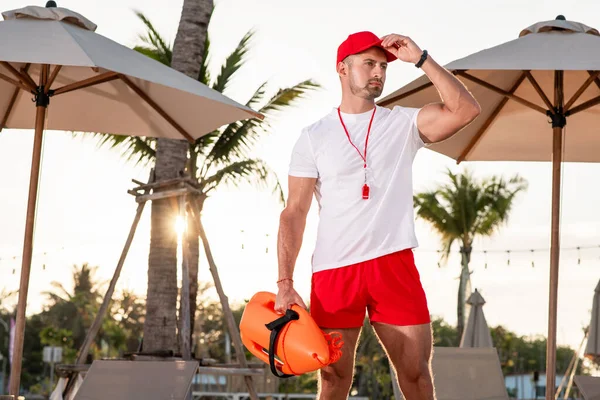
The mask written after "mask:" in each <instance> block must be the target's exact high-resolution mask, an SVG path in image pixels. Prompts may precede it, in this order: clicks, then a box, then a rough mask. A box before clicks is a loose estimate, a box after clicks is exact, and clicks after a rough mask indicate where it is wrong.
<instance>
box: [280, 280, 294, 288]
mask: <svg viewBox="0 0 600 400" xmlns="http://www.w3.org/2000/svg"><path fill="white" fill-rule="evenodd" d="M293 285H294V280H293V279H292V278H281V279H279V280H278V281H277V286H279V287H286V286H293Z"/></svg>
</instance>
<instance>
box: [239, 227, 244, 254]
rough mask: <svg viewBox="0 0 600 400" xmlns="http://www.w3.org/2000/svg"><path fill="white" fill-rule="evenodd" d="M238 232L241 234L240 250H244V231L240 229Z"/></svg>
mask: <svg viewBox="0 0 600 400" xmlns="http://www.w3.org/2000/svg"><path fill="white" fill-rule="evenodd" d="M240 232H241V233H242V250H244V230H243V229H241V230H240Z"/></svg>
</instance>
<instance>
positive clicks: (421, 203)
mask: <svg viewBox="0 0 600 400" xmlns="http://www.w3.org/2000/svg"><path fill="white" fill-rule="evenodd" d="M442 194H443V195H447V193H445V192H444V191H440V192H424V193H419V194H417V195H415V196H414V197H413V199H414V204H415V209H416V214H417V216H418V217H419V218H421V219H423V220H425V221H427V222H429V223H430V224H431V226H432V227H433V228H434V229H435V230H436V231H437V232H438V234H439V235H440V236H441V237H442V244H443V255H442V256H443V259H444V260H446V259H447V258H448V255H449V254H450V248H451V246H452V243H453V242H454V240H456V239H458V238H460V236H461V233H462V230H461V227H460V224H459V221H457V220H456V218H455V216H454V215H453V214H452V211H451V209H449V207H448V205H447V203H446V204H444V203H443V202H441V201H440V199H438V196H439V195H442Z"/></svg>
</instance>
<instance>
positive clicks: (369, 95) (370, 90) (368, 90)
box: [350, 80, 383, 100]
mask: <svg viewBox="0 0 600 400" xmlns="http://www.w3.org/2000/svg"><path fill="white" fill-rule="evenodd" d="M372 82H379V83H380V84H381V86H372V85H371V83H372ZM350 91H351V92H352V94H353V95H355V96H359V97H363V98H365V99H367V100H375V99H376V98H377V97H379V96H381V93H382V92H383V82H381V81H379V80H377V81H376V80H371V81H369V82H368V83H367V85H366V86H364V87H359V86H357V85H355V84H354V82H352V80H351V81H350Z"/></svg>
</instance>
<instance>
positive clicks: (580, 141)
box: [379, 16, 600, 400]
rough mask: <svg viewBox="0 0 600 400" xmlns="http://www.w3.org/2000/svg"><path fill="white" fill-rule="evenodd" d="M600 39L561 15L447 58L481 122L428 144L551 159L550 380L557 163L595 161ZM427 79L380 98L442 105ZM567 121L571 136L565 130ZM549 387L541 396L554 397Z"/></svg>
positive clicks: (454, 154)
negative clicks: (478, 107) (489, 45)
mask: <svg viewBox="0 0 600 400" xmlns="http://www.w3.org/2000/svg"><path fill="white" fill-rule="evenodd" d="M599 52H600V36H599V33H598V31H597V30H596V29H593V28H590V27H588V26H586V25H583V24H581V23H577V22H572V21H567V20H566V19H565V18H564V17H563V16H558V17H557V19H556V20H553V21H543V22H539V23H536V24H534V25H532V26H530V27H528V28H526V29H524V30H523V31H521V32H520V34H519V36H518V38H517V39H515V40H512V41H509V42H506V43H503V44H500V45H498V46H495V47H492V48H489V49H486V50H483V51H480V52H477V53H475V54H472V55H469V56H467V57H465V58H462V59H460V60H456V61H454V62H451V63H450V64H448V65H447V66H446V68H447V69H448V70H449V71H451V72H452V73H453V74H454V75H455V76H456V77H458V78H459V79H460V80H461V81H462V82H463V83H464V84H465V85H466V86H467V88H468V89H469V90H470V91H471V93H472V94H473V95H474V96H475V98H477V100H478V101H479V103H480V105H481V108H482V112H481V114H480V116H479V117H478V119H476V120H475V121H474V122H473V123H471V124H470V125H469V126H468V127H466V128H465V129H463V130H462V131H461V132H459V133H458V134H456V135H454V136H453V137H452V138H450V139H448V140H445V141H444V142H442V143H436V144H433V145H431V146H430V147H429V148H430V149H431V150H433V151H436V152H439V153H442V154H445V155H447V156H449V157H451V158H453V159H455V160H457V162H458V163H460V162H462V161H552V215H551V221H552V223H551V224H552V227H551V252H550V253H551V254H550V280H549V284H550V294H549V307H548V345H547V355H546V371H547V376H548V381H549V382H553V381H554V380H555V376H556V312H557V298H558V266H559V265H558V264H559V253H560V245H559V237H560V224H559V221H560V183H561V165H562V160H563V158H564V160H565V161H586V162H597V161H600V152H598V151H597V149H598V148H599V146H600V135H599V134H598V132H597V130H598V129H597V126H598V122H600V108H599V107H597V106H598V105H599V104H600V78H599V76H600V57H598V56H597V54H598V53H599ZM439 101H440V98H439V94H438V92H437V90H436V89H435V88H434V87H433V85H432V83H431V82H430V81H429V79H428V78H427V77H426V76H423V77H421V78H419V79H417V80H415V81H413V82H411V83H410V84H408V85H406V86H404V87H403V88H401V89H399V90H397V91H395V92H394V93H392V94H390V95H389V96H387V97H385V98H384V99H382V100H381V101H380V102H379V105H381V106H385V107H390V108H391V107H393V106H395V105H402V106H405V107H422V106H424V105H425V104H428V103H432V102H439ZM567 122H568V134H567V133H566V130H567V129H566V127H567ZM554 390H555V388H554V387H553V386H550V387H549V388H548V390H547V391H546V399H547V400H553V399H554Z"/></svg>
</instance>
